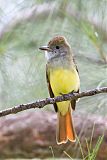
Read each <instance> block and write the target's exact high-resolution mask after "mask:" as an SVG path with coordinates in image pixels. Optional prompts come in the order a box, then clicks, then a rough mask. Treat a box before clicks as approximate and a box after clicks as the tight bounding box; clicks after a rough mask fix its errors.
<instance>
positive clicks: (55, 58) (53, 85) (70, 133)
mask: <svg viewBox="0 0 107 160" xmlns="http://www.w3.org/2000/svg"><path fill="white" fill-rule="evenodd" d="M39 49H40V50H44V51H45V56H46V59H47V64H46V78H47V83H48V89H49V93H50V97H55V96H59V95H63V94H67V93H70V92H72V93H73V92H79V87H80V79H79V74H78V70H77V66H76V64H75V62H74V58H73V51H72V49H71V47H70V45H69V43H68V42H67V40H66V39H65V37H63V36H56V37H54V38H52V40H50V41H49V43H48V45H47V46H42V47H40V48H39ZM75 105H76V100H72V101H63V102H57V103H55V104H54V108H55V111H56V112H57V116H58V121H57V132H56V140H57V143H58V144H62V143H66V142H67V141H68V140H70V141H72V142H75V140H76V138H75V131H74V127H73V120H72V110H75Z"/></svg>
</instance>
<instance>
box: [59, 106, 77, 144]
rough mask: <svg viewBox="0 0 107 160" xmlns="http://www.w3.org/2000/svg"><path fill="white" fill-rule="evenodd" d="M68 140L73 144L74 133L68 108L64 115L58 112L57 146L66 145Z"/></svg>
mask: <svg viewBox="0 0 107 160" xmlns="http://www.w3.org/2000/svg"><path fill="white" fill-rule="evenodd" d="M68 139H69V140H70V141H72V142H75V132H74V128H73V121H72V117H71V109H70V107H69V109H68V112H67V113H66V115H62V114H61V113H60V112H58V125H57V144H62V143H66V142H67V140H68Z"/></svg>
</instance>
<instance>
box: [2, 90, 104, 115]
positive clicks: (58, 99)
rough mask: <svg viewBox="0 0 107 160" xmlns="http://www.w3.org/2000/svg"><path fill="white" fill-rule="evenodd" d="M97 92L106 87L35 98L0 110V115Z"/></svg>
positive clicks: (102, 91)
mask: <svg viewBox="0 0 107 160" xmlns="http://www.w3.org/2000/svg"><path fill="white" fill-rule="evenodd" d="M99 93H107V87H103V88H97V89H92V90H89V91H84V92H81V93H68V94H64V95H62V96H58V97H55V98H46V99H43V100H37V101H35V102H33V103H28V104H21V105H19V106H15V107H12V108H9V109H5V110H3V111H0V117H3V116H6V115H9V114H15V113H18V112H21V111H24V110H27V109H31V108H43V107H44V106H45V105H47V104H54V103H56V102H62V101H67V100H73V99H78V98H83V97H87V96H93V95H96V94H99Z"/></svg>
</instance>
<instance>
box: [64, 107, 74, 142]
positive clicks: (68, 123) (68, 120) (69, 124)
mask: <svg viewBox="0 0 107 160" xmlns="http://www.w3.org/2000/svg"><path fill="white" fill-rule="evenodd" d="M66 134H67V138H68V139H69V140H70V141H72V142H75V132H74V127H73V121H72V115H71V109H70V108H69V110H68V112H67V114H66Z"/></svg>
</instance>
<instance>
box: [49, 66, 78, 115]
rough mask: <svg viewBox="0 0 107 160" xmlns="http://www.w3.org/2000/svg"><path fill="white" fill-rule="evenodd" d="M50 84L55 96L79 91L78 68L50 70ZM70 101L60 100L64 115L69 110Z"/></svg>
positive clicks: (60, 107)
mask: <svg viewBox="0 0 107 160" xmlns="http://www.w3.org/2000/svg"><path fill="white" fill-rule="evenodd" d="M50 84H51V88H52V91H53V93H54V95H55V96H58V95H61V94H66V93H69V92H72V91H77V90H78V89H79V86H80V80H79V76H78V73H77V71H76V69H75V68H74V69H71V70H70V69H63V68H59V69H55V70H51V71H50ZM69 103H70V101H66V102H58V103H57V105H58V109H59V111H60V112H61V113H62V114H63V115H64V114H65V113H66V112H67V111H68V107H69Z"/></svg>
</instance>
